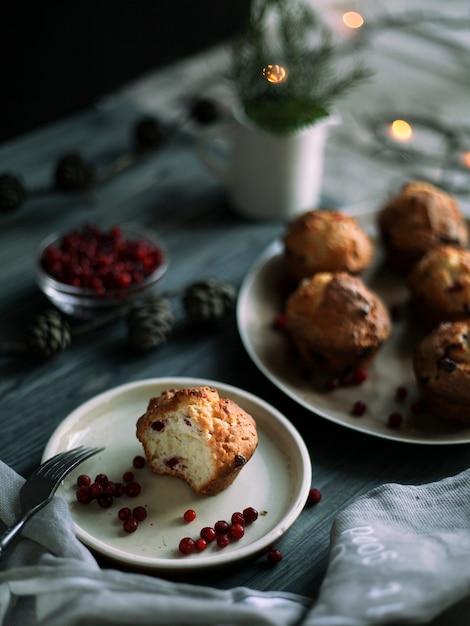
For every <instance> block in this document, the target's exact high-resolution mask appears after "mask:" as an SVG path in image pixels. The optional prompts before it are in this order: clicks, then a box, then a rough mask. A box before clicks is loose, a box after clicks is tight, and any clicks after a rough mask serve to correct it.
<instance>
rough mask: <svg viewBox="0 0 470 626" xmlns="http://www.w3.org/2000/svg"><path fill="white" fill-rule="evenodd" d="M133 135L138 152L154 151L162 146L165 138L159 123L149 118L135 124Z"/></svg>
mask: <svg viewBox="0 0 470 626" xmlns="http://www.w3.org/2000/svg"><path fill="white" fill-rule="evenodd" d="M134 135H135V143H136V147H137V149H138V150H154V149H155V148H158V146H160V145H161V144H162V142H163V139H164V137H165V133H164V131H163V128H162V126H161V124H160V122H159V121H158V120H156V119H155V118H154V117H150V116H149V117H144V118H142V119H141V120H139V122H137V124H136V126H135V130H134Z"/></svg>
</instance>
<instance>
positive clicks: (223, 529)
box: [214, 519, 228, 535]
mask: <svg viewBox="0 0 470 626" xmlns="http://www.w3.org/2000/svg"><path fill="white" fill-rule="evenodd" d="M214 529H215V532H216V533H217V534H218V535H226V534H227V533H228V522H226V521H225V520H223V519H221V520H219V521H218V522H216V523H215V524H214Z"/></svg>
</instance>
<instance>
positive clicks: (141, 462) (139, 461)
mask: <svg viewBox="0 0 470 626" xmlns="http://www.w3.org/2000/svg"><path fill="white" fill-rule="evenodd" d="M132 464H133V466H134V467H135V468H137V469H142V468H143V467H144V466H145V458H144V457H143V456H141V455H140V454H138V455H137V456H135V457H134V459H133V461H132Z"/></svg>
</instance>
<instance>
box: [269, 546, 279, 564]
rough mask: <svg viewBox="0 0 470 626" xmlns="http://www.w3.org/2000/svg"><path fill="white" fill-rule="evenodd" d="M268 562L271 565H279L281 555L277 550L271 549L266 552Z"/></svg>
mask: <svg viewBox="0 0 470 626" xmlns="http://www.w3.org/2000/svg"><path fill="white" fill-rule="evenodd" d="M267 556H268V562H269V563H270V564H271V565H276V564H277V563H279V562H280V561H282V554H281V552H280V551H279V550H276V549H275V548H271V550H269V551H268V555H267Z"/></svg>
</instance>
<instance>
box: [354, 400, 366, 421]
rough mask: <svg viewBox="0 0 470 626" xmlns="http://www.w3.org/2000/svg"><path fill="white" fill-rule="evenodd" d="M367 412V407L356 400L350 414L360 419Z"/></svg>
mask: <svg viewBox="0 0 470 626" xmlns="http://www.w3.org/2000/svg"><path fill="white" fill-rule="evenodd" d="M366 410H367V405H366V403H365V402H362V400H357V401H356V402H355V403H354V404H353V407H352V410H351V414H352V415H355V416H356V417H361V416H362V415H364V413H365V412H366Z"/></svg>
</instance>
